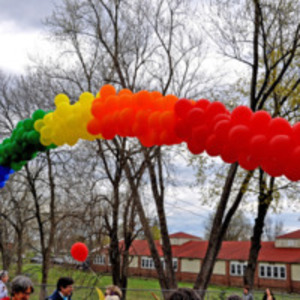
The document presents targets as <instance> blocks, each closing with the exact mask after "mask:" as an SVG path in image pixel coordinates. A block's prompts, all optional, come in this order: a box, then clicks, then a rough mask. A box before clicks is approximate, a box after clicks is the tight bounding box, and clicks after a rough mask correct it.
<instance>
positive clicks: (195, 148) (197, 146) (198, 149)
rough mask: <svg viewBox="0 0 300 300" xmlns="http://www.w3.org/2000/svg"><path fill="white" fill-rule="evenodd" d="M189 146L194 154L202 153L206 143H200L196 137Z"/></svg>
mask: <svg viewBox="0 0 300 300" xmlns="http://www.w3.org/2000/svg"><path fill="white" fill-rule="evenodd" d="M187 146H188V149H189V150H190V152H191V153H193V154H194V155H197V154H201V153H202V152H203V151H204V145H203V144H202V143H198V141H196V140H195V139H190V140H189V141H188V143H187Z"/></svg>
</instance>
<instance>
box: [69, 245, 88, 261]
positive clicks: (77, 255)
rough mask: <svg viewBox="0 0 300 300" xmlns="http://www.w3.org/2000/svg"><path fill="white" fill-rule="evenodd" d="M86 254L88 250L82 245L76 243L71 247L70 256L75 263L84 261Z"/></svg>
mask: <svg viewBox="0 0 300 300" xmlns="http://www.w3.org/2000/svg"><path fill="white" fill-rule="evenodd" d="M88 254H89V250H88V248H87V246H86V245H85V244H84V243H80V242H77V243H75V244H73V246H72V247H71V255H72V257H73V258H74V259H75V260H77V261H81V262H83V261H85V260H86V258H87V257H88Z"/></svg>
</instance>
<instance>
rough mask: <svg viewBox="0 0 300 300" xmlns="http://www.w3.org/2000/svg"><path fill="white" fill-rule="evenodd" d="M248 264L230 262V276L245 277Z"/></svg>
mask: <svg viewBox="0 0 300 300" xmlns="http://www.w3.org/2000/svg"><path fill="white" fill-rule="evenodd" d="M246 267H247V263H246V262H233V261H232V262H230V275H233V276H244V273H245V271H246Z"/></svg>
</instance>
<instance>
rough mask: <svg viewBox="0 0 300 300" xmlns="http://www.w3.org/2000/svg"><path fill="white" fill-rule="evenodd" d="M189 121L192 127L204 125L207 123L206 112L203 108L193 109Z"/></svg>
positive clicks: (188, 116)
mask: <svg viewBox="0 0 300 300" xmlns="http://www.w3.org/2000/svg"><path fill="white" fill-rule="evenodd" d="M187 121H188V122H189V124H191V125H192V126H197V125H202V124H203V123H204V121H205V117H204V110H203V109H201V108H193V109H191V110H190V111H189V113H188V115H187Z"/></svg>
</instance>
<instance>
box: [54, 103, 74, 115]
mask: <svg viewBox="0 0 300 300" xmlns="http://www.w3.org/2000/svg"><path fill="white" fill-rule="evenodd" d="M70 111H71V106H70V104H68V103H65V102H64V103H61V104H59V106H58V107H57V108H56V111H55V112H56V113H57V114H58V116H59V117H62V118H65V117H66V116H67V115H68V114H69V113H70Z"/></svg>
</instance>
